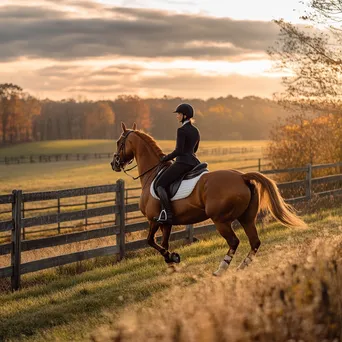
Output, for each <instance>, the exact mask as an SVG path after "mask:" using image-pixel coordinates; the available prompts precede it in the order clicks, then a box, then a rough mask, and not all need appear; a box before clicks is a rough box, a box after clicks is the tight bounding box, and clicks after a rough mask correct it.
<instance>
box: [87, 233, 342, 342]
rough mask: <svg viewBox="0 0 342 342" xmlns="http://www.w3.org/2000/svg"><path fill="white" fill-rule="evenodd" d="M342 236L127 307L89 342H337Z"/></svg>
mask: <svg viewBox="0 0 342 342" xmlns="http://www.w3.org/2000/svg"><path fill="white" fill-rule="evenodd" d="M341 251H342V237H341V236H339V237H333V238H327V239H323V238H317V239H315V240H314V241H312V242H311V243H306V244H304V245H300V246H299V247H298V246H297V247H293V246H289V245H288V246H287V247H285V248H284V246H283V247H282V248H281V249H278V250H277V249H276V250H275V251H273V253H272V254H271V255H270V259H269V263H268V265H267V268H265V267H264V265H262V264H257V265H253V267H252V268H250V269H248V270H246V271H240V272H238V273H236V272H228V273H227V274H226V275H224V276H223V277H222V279H219V280H218V279H204V280H201V279H200V278H198V277H196V275H194V276H193V282H194V283H197V284H196V285H194V286H192V287H191V288H188V289H186V290H184V289H182V288H177V287H174V288H172V289H171V290H170V291H169V292H168V294H167V296H166V297H164V298H163V300H162V301H154V302H153V304H152V305H151V306H149V307H148V308H143V307H138V308H137V309H138V310H136V311H134V309H133V308H132V307H130V308H129V310H126V312H125V313H124V314H123V316H122V317H121V319H120V321H119V322H113V324H112V326H111V327H105V328H101V329H100V330H96V331H95V332H94V333H93V334H92V337H91V340H92V341H96V342H100V341H102V342H103V341H116V342H119V341H120V342H121V341H122V342H124V341H151V342H153V341H158V342H161V341H163V342H169V341H170V342H171V341H173V342H176V341H179V342H181V341H182V342H185V341H186V342H192V341H194V342H195V341H196V342H207V341H217V342H224V341H230V342H233V341H246V342H247V341H279V342H281V341H284V342H285V341H336V342H337V341H340V339H341V338H342V291H341V286H342V257H341Z"/></svg>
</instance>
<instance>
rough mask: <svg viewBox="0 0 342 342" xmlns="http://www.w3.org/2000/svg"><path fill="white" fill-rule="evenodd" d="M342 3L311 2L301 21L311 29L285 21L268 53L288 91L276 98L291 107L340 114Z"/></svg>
mask: <svg viewBox="0 0 342 342" xmlns="http://www.w3.org/2000/svg"><path fill="white" fill-rule="evenodd" d="M341 15H342V0H312V1H310V7H309V11H308V12H307V13H306V15H304V16H302V17H301V18H302V19H303V21H304V22H305V23H307V22H308V23H310V24H311V25H310V26H304V27H303V26H301V27H299V26H295V25H293V24H291V23H289V22H285V21H284V20H283V19H280V20H275V23H276V24H277V25H278V26H279V27H280V35H279V39H278V40H277V42H276V44H275V45H274V46H273V47H271V48H270V49H269V51H268V53H269V55H270V56H271V58H272V59H274V60H275V61H276V62H277V65H276V69H278V70H281V71H285V72H287V73H289V74H290V75H289V76H286V77H284V78H283V80H282V81H283V85H284V86H285V88H286V89H285V92H284V93H282V94H277V99H278V100H279V101H280V102H281V103H282V104H283V105H284V106H288V107H293V105H296V106H298V105H299V108H301V109H309V110H320V111H323V112H325V111H326V110H327V109H329V110H330V111H337V112H340V107H341V100H342V83H341V76H342V59H341V56H342V30H341V27H340V23H341V20H342V17H341Z"/></svg>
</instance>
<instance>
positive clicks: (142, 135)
mask: <svg viewBox="0 0 342 342" xmlns="http://www.w3.org/2000/svg"><path fill="white" fill-rule="evenodd" d="M134 133H136V134H137V135H138V136H139V137H140V138H141V139H142V140H144V141H145V142H146V143H147V144H148V145H149V146H150V148H151V149H152V150H153V151H154V152H155V153H156V154H157V156H158V157H161V156H163V155H164V152H163V151H162V149H161V148H160V147H159V146H158V143H157V142H156V141H155V140H154V138H153V137H151V136H150V135H149V134H147V133H145V132H143V131H134Z"/></svg>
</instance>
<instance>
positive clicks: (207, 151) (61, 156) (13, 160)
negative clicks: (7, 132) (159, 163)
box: [0, 147, 261, 165]
mask: <svg viewBox="0 0 342 342" xmlns="http://www.w3.org/2000/svg"><path fill="white" fill-rule="evenodd" d="M254 151H255V148H253V147H216V148H203V149H201V151H199V152H198V153H197V154H198V156H210V155H214V156H221V155H229V154H245V153H249V152H254ZM165 152H170V151H167V150H166V151H165ZM260 154H261V150H260ZM112 156H113V153H108V152H106V153H58V154H32V155H22V156H15V157H13V156H5V157H2V158H0V164H5V165H10V164H27V163H31V164H33V163H51V162H59V161H79V160H91V159H110V158H112Z"/></svg>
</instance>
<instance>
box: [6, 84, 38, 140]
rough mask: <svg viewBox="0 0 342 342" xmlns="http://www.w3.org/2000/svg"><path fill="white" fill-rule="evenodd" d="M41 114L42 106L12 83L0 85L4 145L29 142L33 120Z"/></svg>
mask: <svg viewBox="0 0 342 342" xmlns="http://www.w3.org/2000/svg"><path fill="white" fill-rule="evenodd" d="M39 113H40V104H39V102H38V101H37V100H36V99H35V98H34V97H32V96H30V95H29V94H27V93H24V92H23V90H22V88H20V87H19V86H17V85H15V84H12V83H4V84H0V137H1V140H2V143H3V144H5V143H14V142H18V141H29V140H31V138H32V120H33V118H34V117H35V116H36V115H39Z"/></svg>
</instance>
